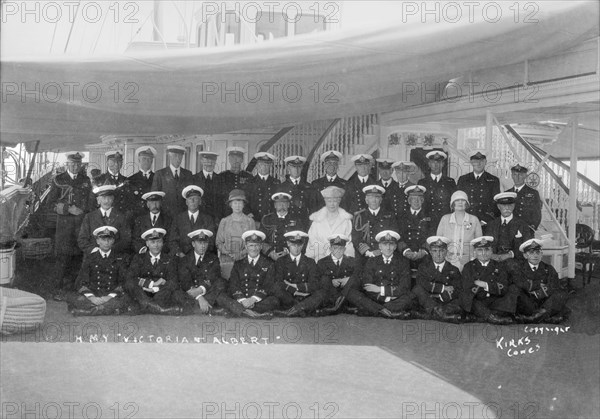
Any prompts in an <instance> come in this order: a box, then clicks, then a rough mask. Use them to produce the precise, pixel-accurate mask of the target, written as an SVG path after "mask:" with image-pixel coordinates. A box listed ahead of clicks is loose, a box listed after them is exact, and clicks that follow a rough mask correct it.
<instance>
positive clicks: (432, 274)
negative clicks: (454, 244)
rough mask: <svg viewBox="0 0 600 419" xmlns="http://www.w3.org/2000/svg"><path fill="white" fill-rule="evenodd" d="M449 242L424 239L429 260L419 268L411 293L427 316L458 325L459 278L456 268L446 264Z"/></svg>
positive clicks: (460, 314)
mask: <svg viewBox="0 0 600 419" xmlns="http://www.w3.org/2000/svg"><path fill="white" fill-rule="evenodd" d="M449 243H450V239H448V238H447V237H442V236H431V237H429V238H428V239H427V244H428V245H429V253H430V254H431V258H428V259H427V260H424V261H423V262H422V263H421V264H420V265H419V269H418V270H417V280H416V282H417V285H415V287H414V288H413V293H414V294H415V295H416V296H417V298H418V299H419V304H420V305H421V307H422V308H424V309H425V315H426V316H432V317H433V318H434V319H436V320H440V321H446V322H452V323H458V322H460V321H462V320H463V316H462V308H461V306H460V302H461V298H460V294H461V288H462V276H461V274H460V271H459V270H458V268H457V267H456V266H454V265H452V264H451V263H450V262H446V255H447V253H448V244H449ZM419 314H420V315H421V314H422V313H419Z"/></svg>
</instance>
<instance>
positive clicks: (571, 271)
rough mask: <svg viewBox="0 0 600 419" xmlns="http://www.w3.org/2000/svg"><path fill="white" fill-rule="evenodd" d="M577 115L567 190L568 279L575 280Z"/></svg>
mask: <svg viewBox="0 0 600 419" xmlns="http://www.w3.org/2000/svg"><path fill="white" fill-rule="evenodd" d="M577 125H578V122H577V115H575V116H574V117H573V118H572V119H571V164H570V175H569V180H570V185H569V190H570V191H571V193H569V212H568V214H569V224H568V226H569V258H568V273H567V276H568V278H575V242H576V232H575V225H576V224H577V148H576V147H575V140H576V138H577Z"/></svg>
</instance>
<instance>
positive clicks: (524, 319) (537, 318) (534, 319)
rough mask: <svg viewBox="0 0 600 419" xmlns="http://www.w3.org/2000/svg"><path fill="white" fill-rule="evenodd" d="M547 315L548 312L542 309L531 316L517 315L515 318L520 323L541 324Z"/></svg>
mask: <svg viewBox="0 0 600 419" xmlns="http://www.w3.org/2000/svg"><path fill="white" fill-rule="evenodd" d="M547 314H548V312H547V311H546V310H545V309H543V308H542V309H540V310H538V311H536V312H534V313H533V314H532V315H530V316H527V315H524V314H517V315H516V316H515V317H516V318H517V320H518V321H519V322H520V323H526V324H527V323H540V322H541V321H542V320H543V319H544V317H546V315H547Z"/></svg>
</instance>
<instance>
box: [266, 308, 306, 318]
mask: <svg viewBox="0 0 600 419" xmlns="http://www.w3.org/2000/svg"><path fill="white" fill-rule="evenodd" d="M273 315H274V316H277V317H306V312H305V311H304V310H302V309H300V308H298V307H292V308H290V309H288V310H285V311H283V310H276V311H273Z"/></svg>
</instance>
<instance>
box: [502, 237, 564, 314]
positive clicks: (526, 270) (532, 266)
mask: <svg viewBox="0 0 600 419" xmlns="http://www.w3.org/2000/svg"><path fill="white" fill-rule="evenodd" d="M519 250H520V251H521V252H522V253H523V256H524V257H525V259H526V260H523V261H521V262H520V264H519V266H518V269H517V271H516V273H515V274H514V275H513V282H514V284H513V285H511V286H510V287H511V289H510V291H511V292H513V293H514V294H516V296H517V297H516V298H517V314H516V318H517V320H518V321H520V322H522V323H540V322H547V323H553V324H558V323H561V322H562V321H564V319H565V315H566V312H567V311H568V309H567V308H566V307H565V303H566V300H567V293H566V292H565V291H563V290H561V289H560V283H559V279H558V273H557V272H556V270H555V269H554V267H553V266H552V265H548V264H547V263H545V262H542V255H543V251H542V241H541V240H538V239H530V240H527V241H526V242H525V243H523V244H522V245H521V247H520V248H519ZM515 288H516V290H515Z"/></svg>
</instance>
